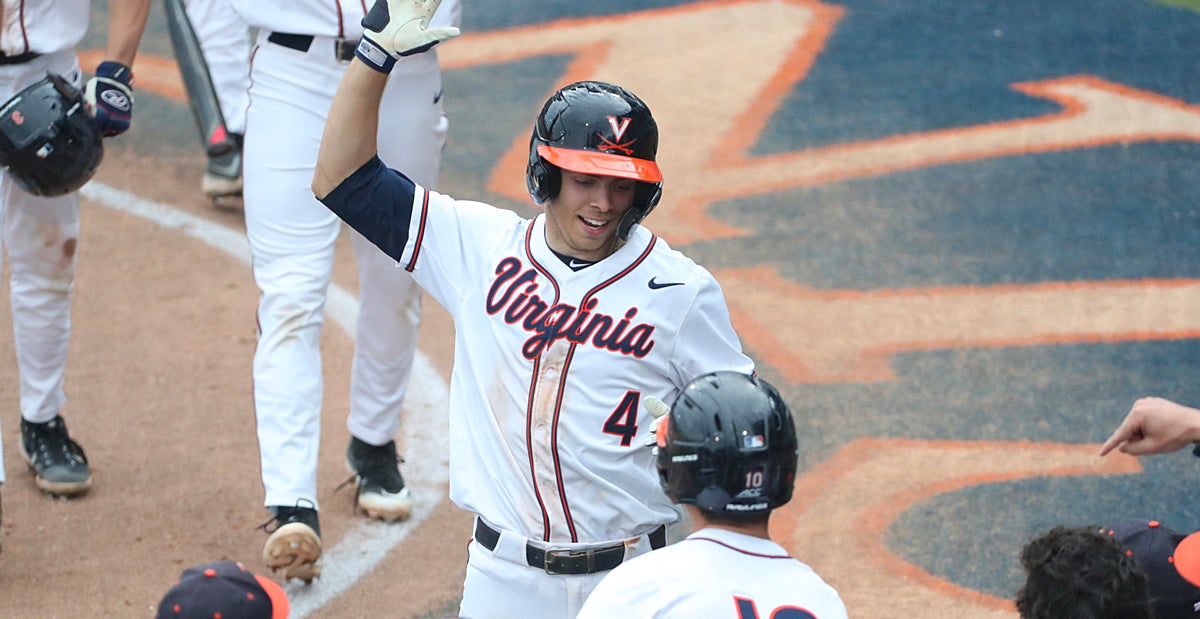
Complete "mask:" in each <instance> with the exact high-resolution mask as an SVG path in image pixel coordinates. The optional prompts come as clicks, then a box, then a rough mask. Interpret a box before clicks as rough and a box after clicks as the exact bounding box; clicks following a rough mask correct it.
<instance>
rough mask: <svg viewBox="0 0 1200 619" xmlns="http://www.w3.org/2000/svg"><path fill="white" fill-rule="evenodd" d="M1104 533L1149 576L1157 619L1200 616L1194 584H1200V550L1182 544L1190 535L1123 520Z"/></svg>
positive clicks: (1152, 522) (1199, 589) (1147, 522)
mask: <svg viewBox="0 0 1200 619" xmlns="http://www.w3.org/2000/svg"><path fill="white" fill-rule="evenodd" d="M1101 532H1102V533H1104V534H1106V535H1109V536H1111V537H1113V538H1114V539H1116V541H1117V542H1119V543H1120V544H1121V546H1123V547H1124V548H1125V552H1126V553H1127V554H1129V555H1130V556H1132V557H1133V558H1134V559H1135V560H1136V561H1137V562H1138V565H1140V566H1141V568H1142V571H1143V572H1145V573H1146V579H1147V581H1148V583H1149V590H1150V598H1151V602H1152V604H1153V606H1154V617H1155V619H1184V618H1187V619H1191V618H1195V617H1200V587H1198V586H1197V585H1196V584H1194V583H1196V582H1200V548H1193V549H1190V550H1189V549H1188V548H1187V546H1186V545H1184V544H1182V542H1183V541H1184V540H1185V539H1186V538H1187V537H1189V536H1187V535H1185V534H1183V533H1180V532H1178V531H1176V530H1174V529H1172V528H1170V527H1168V526H1166V525H1164V524H1162V523H1161V522H1158V521H1157V520H1145V519H1132V520H1121V521H1119V522H1115V523H1112V524H1110V525H1108V526H1106V527H1104V528H1103V529H1101ZM1194 536H1195V534H1193V536H1192V537H1194ZM1197 540H1198V541H1200V538H1197ZM1181 566H1182V567H1181ZM1177 568H1180V569H1177ZM1185 569H1187V570H1189V574H1184V573H1183V572H1184V570H1185ZM1189 576H1190V577H1191V578H1194V579H1195V580H1190V581H1189Z"/></svg>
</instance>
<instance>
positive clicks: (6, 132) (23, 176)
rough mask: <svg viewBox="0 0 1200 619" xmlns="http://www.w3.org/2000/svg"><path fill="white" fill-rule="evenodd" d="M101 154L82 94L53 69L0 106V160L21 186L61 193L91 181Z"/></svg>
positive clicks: (41, 193)
mask: <svg viewBox="0 0 1200 619" xmlns="http://www.w3.org/2000/svg"><path fill="white" fill-rule="evenodd" d="M103 158H104V144H103V142H102V136H101V135H100V130H99V129H98V128H97V127H96V126H95V125H94V124H93V123H92V117H91V113H89V112H88V110H87V107H86V106H85V105H84V103H83V94H82V93H81V92H79V89H77V88H75V87H74V86H72V85H71V84H70V83H69V82H68V81H67V80H66V79H64V78H63V77H62V76H60V75H56V74H54V73H47V74H46V77H45V78H43V79H42V80H41V81H38V82H36V83H34V84H31V85H30V86H27V87H26V88H24V89H23V90H21V91H20V92H18V93H17V94H15V95H13V97H12V98H11V99H9V100H8V101H7V102H6V103H5V104H4V106H3V107H0V165H4V166H7V168H8V174H9V176H11V177H12V178H13V180H15V181H16V182H17V184H18V185H20V186H21V187H22V188H23V189H25V191H28V192H29V193H32V194H35V195H39V196H47V197H51V196H61V195H63V194H66V193H70V192H72V191H75V190H77V189H79V188H80V187H82V186H83V184H84V183H86V182H88V181H89V180H91V178H92V176H93V175H94V174H95V173H96V168H98V167H100V160H101V159H103Z"/></svg>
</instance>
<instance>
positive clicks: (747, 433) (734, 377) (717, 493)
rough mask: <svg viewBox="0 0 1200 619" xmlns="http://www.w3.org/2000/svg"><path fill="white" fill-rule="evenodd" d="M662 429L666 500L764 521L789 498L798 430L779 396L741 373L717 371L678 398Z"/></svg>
mask: <svg viewBox="0 0 1200 619" xmlns="http://www.w3.org/2000/svg"><path fill="white" fill-rule="evenodd" d="M662 422H663V423H666V424H667V425H666V428H660V429H659V434H658V436H659V439H658V461H657V467H658V472H659V479H660V481H661V482H662V487H663V490H664V491H665V492H666V493H667V496H669V497H671V499H672V500H674V501H675V502H677V503H689V504H692V505H695V506H696V507H698V508H700V509H702V510H704V511H706V512H712V513H715V514H720V515H723V516H730V517H737V516H749V515H752V514H760V515H761V514H766V513H768V512H770V510H772V509H775V508H776V507H779V506H781V505H783V504H785V503H787V502H788V501H790V500H791V498H792V489H793V486H794V485H795V481H796V461H797V454H798V451H797V449H798V447H797V440H796V426H795V423H794V421H793V420H792V413H791V411H790V410H788V407H787V404H786V403H784V401H783V398H782V397H781V396H780V395H779V392H778V391H776V390H775V388H774V387H773V386H771V385H770V384H769V383H767V382H766V381H764V380H762V379H760V378H758V377H756V376H749V375H746V374H742V373H740V372H714V373H711V374H705V375H703V376H701V377H699V378H697V379H695V380H693V381H692V382H690V383H688V385H687V387H685V388H684V389H683V391H682V392H681V393H680V394H679V397H678V398H676V399H675V402H674V403H673V404H672V405H671V412H670V413H669V414H668V415H667V416H666V417H665V418H664V419H663V420H662Z"/></svg>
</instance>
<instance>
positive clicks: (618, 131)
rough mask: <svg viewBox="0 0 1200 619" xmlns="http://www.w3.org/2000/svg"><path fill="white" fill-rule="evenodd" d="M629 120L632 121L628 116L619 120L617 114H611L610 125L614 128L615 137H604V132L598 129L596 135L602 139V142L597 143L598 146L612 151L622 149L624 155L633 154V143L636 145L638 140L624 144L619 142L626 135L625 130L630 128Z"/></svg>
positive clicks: (600, 148) (603, 149)
mask: <svg viewBox="0 0 1200 619" xmlns="http://www.w3.org/2000/svg"><path fill="white" fill-rule="evenodd" d="M629 122H630V119H629V118H628V117H626V118H622V119H621V120H620V121H619V122H618V121H617V117H616V116H609V117H608V126H609V127H611V128H612V132H613V139H611V140H610V139H608V138H606V137H604V134H603V133H600V132H599V131H597V132H596V137H598V138H600V141H601V142H602V143H601V144H599V145H597V146H596V148H597V149H599V150H602V151H605V152H607V151H610V150H616V151H620V152H621V154H623V155H632V154H633V145H634V143H636V142H637V140H629V141H628V142H625V143H624V144H618V143H617V142H620V141H621V138H622V137H624V135H625V130H626V129H629Z"/></svg>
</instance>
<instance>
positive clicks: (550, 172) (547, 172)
mask: <svg viewBox="0 0 1200 619" xmlns="http://www.w3.org/2000/svg"><path fill="white" fill-rule="evenodd" d="M561 183H562V172H561V171H559V169H558V166H555V165H554V164H552V163H550V162H548V161H546V160H545V159H542V157H541V155H539V154H537V146H536V145H534V146H532V147H531V148H530V149H529V167H528V168H527V169H526V171H525V185H526V187H528V188H529V196H530V197H531V198H533V202H534V204H538V205H541V204H545V203H546V201H548V200H552V199H554V196H557V195H558V190H559V188H560V186H561Z"/></svg>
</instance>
